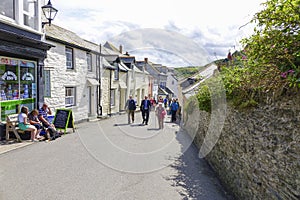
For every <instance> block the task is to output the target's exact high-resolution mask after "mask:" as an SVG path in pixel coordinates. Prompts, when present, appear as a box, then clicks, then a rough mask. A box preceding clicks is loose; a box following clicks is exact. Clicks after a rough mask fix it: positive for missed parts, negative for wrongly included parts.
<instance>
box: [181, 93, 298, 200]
mask: <svg viewBox="0 0 300 200" xmlns="http://www.w3.org/2000/svg"><path fill="white" fill-rule="evenodd" d="M194 108H195V102H194V103H189V105H188V106H187V107H186V110H185V113H184V120H185V122H184V128H185V129H186V131H187V132H188V133H189V134H190V135H191V136H192V137H193V138H194V142H195V144H196V145H197V146H198V147H199V149H200V148H201V145H202V144H203V141H204V138H205V136H206V133H207V130H208V127H209V124H210V121H211V120H210V117H211V114H209V113H207V112H204V111H199V110H197V109H194ZM205 159H206V160H207V161H208V162H209V163H210V165H211V166H212V168H213V169H214V170H215V171H216V172H217V174H218V176H219V178H220V179H221V181H222V182H223V183H224V186H225V187H227V188H228V190H229V191H231V192H232V193H233V194H234V195H235V196H236V198H237V199H300V93H299V92H298V93H296V94H294V95H291V96H285V97H282V98H280V99H278V101H276V102H275V103H272V104H271V105H260V106H259V107H257V108H251V109H247V110H243V111H238V110H236V109H234V108H232V107H231V106H228V105H227V114H226V120H225V123H224V127H223V130H222V133H221V136H220V137H219V140H218V142H217V144H216V145H215V146H214V148H213V149H212V151H211V152H210V153H209V154H208V155H207V156H206V157H205Z"/></svg>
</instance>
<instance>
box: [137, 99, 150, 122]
mask: <svg viewBox="0 0 300 200" xmlns="http://www.w3.org/2000/svg"><path fill="white" fill-rule="evenodd" d="M150 109H151V102H150V100H149V99H148V97H147V96H145V99H143V100H142V102H141V106H140V110H141V111H142V118H143V122H142V124H144V123H145V125H148V121H149V113H150Z"/></svg>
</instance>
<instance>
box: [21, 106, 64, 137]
mask: <svg viewBox="0 0 300 200" xmlns="http://www.w3.org/2000/svg"><path fill="white" fill-rule="evenodd" d="M48 115H52V111H51V109H50V108H49V106H48V105H47V104H46V103H44V104H43V105H42V107H41V108H40V109H39V110H37V109H33V110H32V111H31V112H29V109H28V107H26V106H23V107H22V108H21V112H20V113H19V115H18V122H19V125H18V126H19V128H20V130H23V131H29V132H31V135H30V139H31V141H32V142H36V141H40V140H46V141H50V140H55V139H56V138H58V137H60V136H61V134H62V132H58V131H57V130H56V128H55V126H54V124H52V123H51V122H50V120H49V118H48ZM42 133H43V134H42ZM42 135H43V136H42Z"/></svg>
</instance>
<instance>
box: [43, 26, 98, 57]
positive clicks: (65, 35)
mask: <svg viewBox="0 0 300 200" xmlns="http://www.w3.org/2000/svg"><path fill="white" fill-rule="evenodd" d="M45 30H46V39H47V40H52V41H55V42H59V43H62V44H66V45H69V46H72V47H75V48H78V49H82V50H85V51H93V52H95V53H100V46H99V45H98V44H95V43H93V42H90V41H87V40H84V39H82V38H81V37H79V36H78V35H77V34H76V33H74V32H72V31H70V30H67V29H64V28H62V27H59V26H57V25H54V24H52V25H51V26H45Z"/></svg>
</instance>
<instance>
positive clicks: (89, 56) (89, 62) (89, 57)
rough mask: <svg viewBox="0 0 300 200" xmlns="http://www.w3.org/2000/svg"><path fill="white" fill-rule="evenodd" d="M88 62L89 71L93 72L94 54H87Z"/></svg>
mask: <svg viewBox="0 0 300 200" xmlns="http://www.w3.org/2000/svg"><path fill="white" fill-rule="evenodd" d="M86 62H87V67H88V71H90V72H91V71H92V54H90V53H86Z"/></svg>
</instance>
